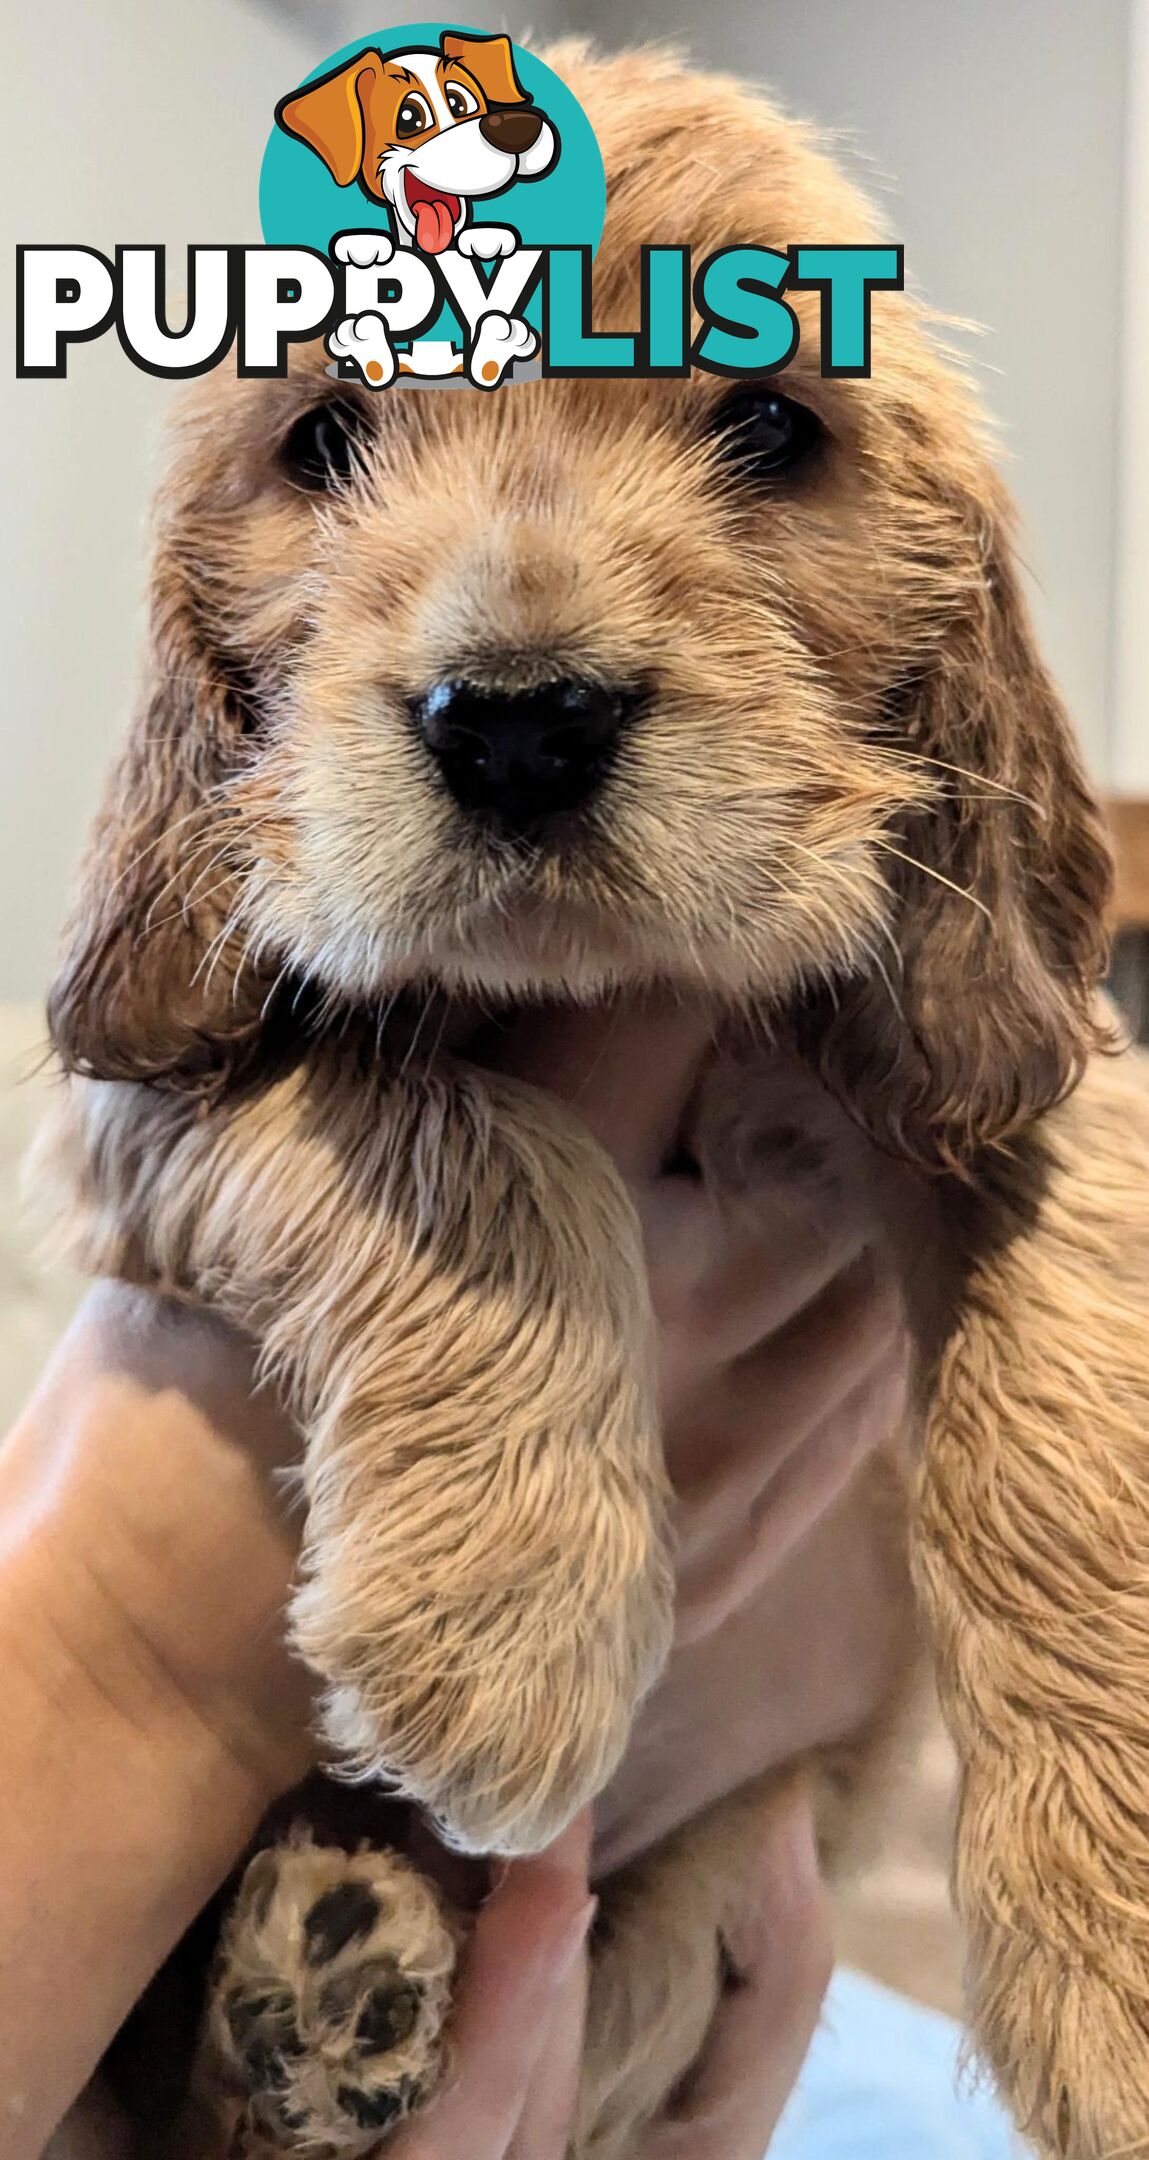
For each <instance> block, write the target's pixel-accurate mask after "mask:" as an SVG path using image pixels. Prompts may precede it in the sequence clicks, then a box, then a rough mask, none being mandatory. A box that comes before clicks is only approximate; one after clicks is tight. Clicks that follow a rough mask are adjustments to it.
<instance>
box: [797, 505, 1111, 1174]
mask: <svg viewBox="0 0 1149 2160" xmlns="http://www.w3.org/2000/svg"><path fill="white" fill-rule="evenodd" d="M984 488H985V492H984V494H982V495H981V496H980V499H979V500H978V501H977V502H974V501H973V499H972V497H971V499H970V500H969V502H968V503H967V504H966V505H965V506H964V509H963V512H962V516H963V523H964V525H965V527H966V531H967V533H968V534H970V535H971V536H975V537H973V539H972V546H973V548H974V549H975V550H976V553H975V555H974V557H973V559H972V560H971V562H970V565H969V577H968V590H967V593H966V596H965V598H964V600H963V601H962V603H961V605H960V608H959V610H958V612H957V614H956V616H955V618H954V619H953V620H952V622H951V624H950V627H949V629H948V631H947V632H945V633H944V634H943V637H942V641H941V643H940V647H939V649H938V651H937V652H936V655H935V657H934V660H933V662H932V663H931V664H930V665H929V666H928V667H927V669H926V671H925V672H924V673H923V674H922V675H921V676H920V677H919V678H918V679H916V680H915V681H914V682H912V683H910V684H907V685H904V686H902V691H901V695H900V698H899V700H898V704H899V725H900V731H902V732H903V739H904V741H905V746H906V749H907V750H908V751H909V752H910V754H911V755H913V756H917V757H920V758H921V760H922V762H923V768H924V770H925V773H926V775H927V777H928V778H930V779H932V780H933V781H934V782H935V784H936V786H937V789H938V795H937V798H936V800H935V802H934V804H933V805H932V806H931V808H930V809H928V810H918V811H915V812H913V813H912V814H911V815H910V816H909V818H908V819H907V821H906V822H905V824H904V826H903V828H902V829H901V830H900V831H898V832H897V833H895V834H893V835H891V839H892V841H893V842H894V844H895V846H896V848H897V850H898V853H897V855H895V856H894V857H893V858H892V859H891V861H890V868H891V870H892V871H893V872H894V873H896V875H894V876H893V878H892V879H891V882H892V885H893V890H894V914H893V917H892V930H893V937H894V941H895V943H896V945H897V947H898V951H899V953H900V956H901V970H900V974H897V975H894V974H893V971H892V970H891V969H890V967H889V965H888V962H887V963H884V964H883V968H882V969H881V970H876V971H875V972H874V973H873V974H869V975H865V976H862V977H859V978H858V980H857V981H856V982H854V983H852V984H848V985H845V986H840V987H839V989H838V990H837V991H836V992H835V993H834V995H833V996H832V997H825V998H823V997H822V996H821V995H819V996H818V997H817V998H815V999H814V1000H813V1001H812V1005H811V1008H810V1010H809V1011H808V1012H807V1013H806V1015H805V1016H804V1023H803V1030H804V1033H805V1034H806V1048H807V1050H808V1052H809V1054H810V1055H811V1056H812V1057H813V1058H814V1059H815V1061H816V1062H817V1063H818V1064H819V1065H820V1068H821V1070H822V1072H823V1075H824V1077H825V1078H826V1079H827V1081H828V1082H829V1084H830V1086H831V1087H832V1088H833V1090H834V1092H835V1093H836V1094H838V1095H839V1096H841V1097H842V1098H843V1099H844V1100H845V1101H846V1102H847V1103H848V1104H849V1105H850V1107H851V1108H852V1109H853V1110H854V1112H855V1114H856V1115H858V1116H859V1117H860V1118H861V1120H862V1122H863V1123H864V1124H865V1125H866V1126H867V1127H868V1129H869V1130H870V1131H871V1133H872V1134H873V1135H874V1137H875V1138H876V1139H877V1140H878V1142H879V1144H881V1145H884V1146H886V1147H887V1148H889V1149H891V1150H892V1151H893V1152H894V1153H896V1154H898V1155H900V1156H902V1157H903V1158H906V1159H909V1160H911V1161H915V1162H917V1163H919V1164H921V1165H922V1166H923V1167H925V1168H928V1169H935V1170H936V1169H937V1168H939V1167H945V1168H950V1169H953V1168H960V1167H961V1166H963V1165H966V1164H969V1163H971V1162H972V1161H973V1160H974V1159H975V1158H976V1156H977V1155H978V1153H979V1152H980V1151H981V1150H982V1149H983V1148H985V1147H987V1146H989V1145H992V1144H994V1143H999V1142H1002V1141H1006V1140H1008V1139H1009V1138H1010V1137H1011V1136H1012V1135H1014V1134H1015V1133H1017V1132H1019V1131H1021V1130H1022V1129H1023V1128H1024V1127H1025V1126H1026V1125H1027V1124H1028V1123H1030V1122H1031V1121H1032V1120H1033V1119H1034V1118H1035V1117H1037V1116H1038V1115H1039V1114H1040V1113H1041V1112H1042V1111H1044V1110H1046V1109H1048V1108H1049V1107H1050V1106H1051V1105H1052V1104H1053V1103H1055V1102H1057V1101H1058V1100H1059V1099H1060V1098H1061V1097H1062V1096H1063V1095H1064V1094H1065V1093H1066V1092H1067V1091H1068V1090H1069V1089H1070V1088H1071V1087H1072V1086H1073V1084H1074V1083H1075V1081H1076V1080H1077V1078H1078V1077H1079V1075H1080V1073H1081V1070H1082V1067H1083V1065H1084V1063H1085V1060H1086V1058H1087V1057H1088V1055H1089V1054H1090V1052H1091V1051H1092V1050H1093V1049H1094V1048H1096V1047H1098V1046H1099V1045H1100V1044H1102V1043H1104V1042H1106V1041H1107V1040H1108V1038H1109V1031H1108V1030H1107V1028H1106V1026H1105V1024H1104V1021H1103V1019H1102V1017H1101V1016H1100V1014H1099V1011H1098V1007H1097V1003H1096V991H1097V988H1098V984H1099V981H1100V978H1101V976H1102V974H1103V971H1104V968H1105V963H1106V957H1107V937H1106V923H1105V916H1106V907H1107V902H1108V897H1109V889H1110V876H1111V863H1110V854H1109V848H1108V845H1107V841H1106V836H1105V829H1104V826H1103V823H1102V819H1101V815H1100V811H1099V808H1098V805H1097V802H1096V800H1095V798H1094V796H1093V794H1092V791H1091V789H1090V787H1089V784H1088V782H1087V780H1086V777H1085V774H1084V771H1083V769H1082V765H1081V761H1080V758H1079V755H1078V752H1077V748H1076V744H1075V742H1074V739H1073V735H1072V732H1071V729H1070V726H1069V723H1068V720H1067V717H1066V714H1065V711H1064V709H1063V707H1062V704H1061V701H1060V699H1059V698H1058V696H1057V693H1056V691H1055V690H1054V688H1053V685H1052V683H1051V681H1050V678H1049V676H1048V674H1047V673H1046V670H1045V667H1044V665H1043V663H1042V660H1041V658H1040V655H1039V653H1038V651H1037V647H1036V644H1035V641H1034V634H1033V629H1032V626H1031V623H1030V620H1029V615H1028V610H1027V608H1026V605H1025V601H1024V599H1023V596H1022V593H1021V591H1020V588H1019V584H1018V579H1017V574H1016V571H1015V568H1014V564H1013V560H1012V550H1011V544H1010V541H1011V534H1010V518H1009V512H1008V509H1007V508H1006V506H1005V503H1004V500H1003V498H1002V496H1001V494H1000V491H999V490H998V489H997V487H996V484H995V483H994V482H993V481H992V480H991V479H990V478H989V477H988V475H987V476H986V478H985V481H984ZM979 558H980V560H979Z"/></svg>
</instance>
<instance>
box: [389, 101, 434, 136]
mask: <svg viewBox="0 0 1149 2160" xmlns="http://www.w3.org/2000/svg"><path fill="white" fill-rule="evenodd" d="M430 125H431V108H430V106H429V105H427V104H426V103H425V102H424V100H423V99H422V98H421V97H416V96H415V94H414V92H412V94H411V96H410V97H405V98H404V100H403V103H402V104H401V105H400V107H399V110H398V112H397V114H396V116H395V133H396V135H397V136H398V137H399V140H400V142H404V141H405V140H406V138H407V136H408V135H421V134H422V133H423V130H424V128H429V127H430Z"/></svg>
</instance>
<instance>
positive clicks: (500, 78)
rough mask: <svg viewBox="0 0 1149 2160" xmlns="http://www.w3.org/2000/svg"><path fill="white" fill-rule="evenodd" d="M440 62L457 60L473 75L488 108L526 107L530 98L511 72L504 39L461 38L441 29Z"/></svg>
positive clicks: (511, 59)
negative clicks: (441, 56) (498, 106)
mask: <svg viewBox="0 0 1149 2160" xmlns="http://www.w3.org/2000/svg"><path fill="white" fill-rule="evenodd" d="M439 44H440V47H441V50H442V54H443V58H444V60H459V61H461V62H462V64H463V66H464V67H465V68H466V69H467V71H468V73H469V74H471V75H473V76H474V78H475V81H476V82H477V83H478V85H479V88H480V89H481V91H482V93H483V96H484V97H485V98H486V100H487V103H488V105H528V104H529V103H530V99H529V98H528V96H527V93H526V91H525V90H524V89H523V86H522V84H521V83H520V81H519V78H518V76H517V75H516V73H515V56H514V52H513V50H512V47H511V41H510V38H508V37H461V36H459V35H458V34H457V33H456V32H455V31H453V30H444V32H443V35H442V37H441V38H440V40H439Z"/></svg>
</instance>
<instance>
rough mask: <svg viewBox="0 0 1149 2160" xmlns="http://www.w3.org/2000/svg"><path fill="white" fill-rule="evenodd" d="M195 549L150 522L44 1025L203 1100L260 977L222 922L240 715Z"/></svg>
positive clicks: (87, 1065)
mask: <svg viewBox="0 0 1149 2160" xmlns="http://www.w3.org/2000/svg"><path fill="white" fill-rule="evenodd" d="M194 564H195V555H194V551H193V550H191V549H189V548H185V547H182V546H181V544H180V540H179V537H178V535H177V534H176V533H173V532H170V531H169V532H168V533H164V532H162V531H161V533H160V536H159V540H158V544H157V548H156V554H155V561H154V565H153V573H152V584H151V622H150V647H149V653H148V661H147V668H146V674H145V680H144V686H143V692H142V695H141V698H140V701H139V706H138V709H137V712H136V715H135V719H134V722H133V725H132V728H131V730H130V732H129V735H128V738H127V741H126V743H125V745H124V749H123V751H122V753H121V756H120V758H119V760H118V763H117V765H116V766H115V768H114V769H113V772H112V774H111V776H110V779H109V781H108V785H107V788H106V791H105V795H104V801H103V806H102V809H101V812H100V815H99V817H98V819H97V822H96V826H95V830H94V832H93V834H92V838H91V841H90V843H89V847H88V853H87V856H86V859H85V862H84V864H83V868H82V872H81V878H80V886H79V891H78V893H77V896H76V900H75V904H74V907H73V912H72V917H71V920H70V922H69V924H68V927H67V929H66V932H65V939H64V955H63V960H62V964H61V967H60V970H59V973H58V975H57V978H56V981H55V983H54V984H53V987H52V990H51V994H50V997H49V1001H48V1021H49V1026H50V1030H51V1035H52V1040H53V1043H54V1045H55V1048H56V1051H57V1054H58V1055H59V1057H60V1059H61V1062H62V1063H63V1065H64V1066H65V1068H66V1069H67V1070H68V1071H70V1072H79V1073H83V1074H86V1075H88V1076H89V1077H92V1078H96V1079H101V1080H144V1081H152V1082H157V1083H161V1084H163V1085H166V1086H168V1087H173V1088H182V1089H186V1090H189V1091H192V1092H196V1093H212V1094H214V1093H216V1092H218V1091H219V1090H220V1089H221V1088H222V1087H223V1086H224V1085H225V1084H226V1082H227V1081H228V1079H229V1078H230V1077H232V1076H234V1075H235V1074H236V1073H237V1071H239V1070H243V1071H247V1070H249V1069H250V1067H251V1065H252V1063H253V1062H254V1053H255V1052H256V1050H257V1048H258V1049H262V1039H263V1037H264V1035H265V1033H266V1019H267V1003H268V987H269V986H268V982H267V980H265V979H263V978H261V977H260V976H259V975H258V974H257V971H256V969H255V968H254V967H253V965H252V964H251V963H250V962H249V960H248V957H247V948H246V939H245V935H244V932H243V930H242V928H241V927H240V926H239V925H238V923H237V921H236V907H237V902H238V899H239V895H240V871H239V868H238V865H237V863H236V862H235V860H234V859H233V857H232V854H231V841H232V839H233V837H234V835H233V832H232V827H231V821H230V819H229V816H228V812H227V807H226V804H225V802H224V801H222V800H221V794H220V789H221V783H222V782H224V781H225V780H226V779H227V778H228V777H229V775H230V774H231V773H232V772H234V770H235V769H236V766H237V765H238V764H239V763H240V762H241V760H242V758H243V755H244V733H245V714H244V710H243V707H242V704H241V702H240V700H239V698H238V696H237V693H236V690H235V687H234V686H233V685H232V684H231V683H229V681H228V679H227V676H226V674H225V672H224V669H223V666H222V664H221V662H220V660H219V658H218V656H217V655H215V654H214V652H213V651H212V649H211V646H210V643H209V640H208V636H207V633H206V631H205V627H204V625H205V616H207V614H208V612H209V610H210V607H211V596H210V594H209V593H208V592H206V591H205V590H203V589H202V588H200V587H197V582H196V574H195V569H194Z"/></svg>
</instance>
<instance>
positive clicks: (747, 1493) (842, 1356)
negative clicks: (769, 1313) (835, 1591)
mask: <svg viewBox="0 0 1149 2160" xmlns="http://www.w3.org/2000/svg"><path fill="white" fill-rule="evenodd" d="M904 1329H905V1312H904V1304H903V1299H902V1294H901V1287H900V1285H899V1283H898V1281H897V1279H896V1277H895V1276H894V1274H893V1272H892V1271H891V1270H890V1269H889V1268H888V1267H887V1266H886V1265H885V1263H884V1262H883V1261H882V1260H881V1259H879V1258H878V1256H876V1255H875V1254H873V1253H863V1254H861V1255H860V1256H859V1258H858V1259H857V1260H855V1261H854V1262H853V1263H852V1264H851V1265H850V1266H849V1267H847V1268H846V1269H845V1270H844V1272H843V1273H842V1274H840V1275H837V1276H836V1277H835V1278H834V1280H833V1282H831V1283H829V1284H828V1285H827V1287H826V1288H825V1290H824V1291H823V1292H822V1294H821V1296H820V1297H818V1298H816V1299H815V1301H814V1303H813V1304H812V1305H809V1306H807V1307H806V1309H805V1310H804V1311H803V1312H801V1313H800V1314H799V1315H798V1316H797V1318H796V1319H795V1320H793V1321H791V1323H790V1325H789V1326H788V1327H785V1328H783V1329H781V1330H780V1331H779V1332H778V1333H777V1334H775V1335H772V1336H771V1337H770V1338H769V1339H768V1340H766V1341H764V1342H761V1343H760V1344H759V1345H758V1346H757V1348H755V1349H754V1350H752V1351H750V1352H748V1353H747V1355H746V1356H745V1357H742V1358H739V1359H738V1360H737V1361H736V1362H735V1363H734V1364H733V1365H732V1366H731V1367H730V1368H729V1369H728V1370H727V1371H726V1372H725V1373H724V1374H723V1375H722V1377H721V1381H720V1383H719V1384H718V1385H717V1386H716V1387H715V1389H714V1390H713V1391H712V1398H711V1407H710V1413H709V1416H708V1417H707V1418H706V1419H705V1421H704V1423H705V1425H706V1426H707V1427H708V1428H709V1432H708V1436H705V1437H703V1438H701V1439H700V1440H698V1441H696V1442H695V1443H694V1444H693V1445H691V1444H690V1443H689V1442H683V1441H681V1440H680V1438H679V1435H678V1433H677V1431H676V1430H675V1429H674V1427H675V1426H676V1423H677V1420H676V1419H672V1420H671V1425H672V1430H671V1434H670V1437H669V1440H668V1459H669V1461H670V1464H671V1474H672V1476H673V1478H674V1481H675V1487H676V1490H677V1492H678V1494H679V1497H680V1500H681V1501H682V1503H683V1522H682V1525H681V1535H682V1537H683V1540H684V1544H683V1550H684V1552H685V1551H688V1550H689V1541H690V1538H691V1525H690V1517H691V1515H692V1514H693V1515H694V1516H695V1518H696V1520H697V1522H698V1524H699V1525H700V1526H701V1525H703V1524H704V1517H705V1511H706V1510H707V1508H708V1507H709V1506H711V1505H713V1506H714V1507H715V1508H716V1509H717V1510H718V1511H719V1512H720V1514H721V1516H722V1519H723V1520H725V1521H727V1522H729V1521H732V1520H735V1519H737V1518H738V1517H739V1516H741V1517H742V1518H743V1519H746V1517H747V1516H748V1515H749V1512H750V1510H751V1509H752V1508H753V1507H754V1505H755V1504H756V1502H757V1500H758V1498H759V1496H760V1495H761V1494H762V1493H763V1492H764V1491H765V1490H766V1488H767V1487H768V1486H769V1485H770V1484H771V1483H772V1481H773V1480H774V1479H775V1478H776V1477H777V1476H778V1474H779V1472H780V1471H781V1469H782V1467H783V1465H784V1464H785V1463H786V1462H787V1461H788V1460H789V1459H790V1457H791V1456H793V1455H795V1454H797V1453H798V1452H799V1451H800V1450H801V1449H802V1447H803V1446H804V1444H805V1442H806V1440H807V1438H808V1436H809V1434H810V1433H811V1432H812V1431H813V1430H815V1429H816V1427H818V1426H819V1425H820V1424H821V1423H822V1422H823V1420H824V1419H825V1418H826V1417H828V1416H829V1415H830V1414H831V1413H832V1412H833V1411H834V1410H835V1409H836V1408H837V1407H838V1405H839V1404H840V1403H842V1402H844V1401H845V1399H846V1397H847V1396H848V1395H850V1394H852V1393H853V1392H854V1390H855V1389H856V1388H858V1387H859V1386H860V1385H861V1383H862V1382H863V1381H864V1380H865V1378H866V1377H867V1375H868V1374H869V1373H870V1372H872V1371H873V1369H874V1367H875V1366H876V1365H877V1364H878V1363H879V1362H880V1361H881V1360H882V1359H884V1358H886V1357H887V1356H888V1355H889V1354H890V1352H891V1349H892V1346H893V1345H894V1344H896V1343H898V1342H900V1341H901V1340H902V1338H903V1335H904Z"/></svg>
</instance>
